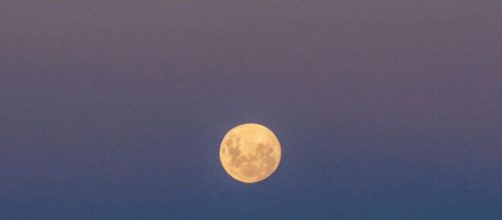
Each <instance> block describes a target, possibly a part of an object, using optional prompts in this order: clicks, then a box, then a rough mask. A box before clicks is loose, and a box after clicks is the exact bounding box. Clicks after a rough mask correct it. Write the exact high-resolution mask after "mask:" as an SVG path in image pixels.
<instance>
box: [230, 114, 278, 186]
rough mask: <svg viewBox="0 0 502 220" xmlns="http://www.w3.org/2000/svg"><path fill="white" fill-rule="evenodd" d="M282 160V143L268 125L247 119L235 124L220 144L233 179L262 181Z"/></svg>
mask: <svg viewBox="0 0 502 220" xmlns="http://www.w3.org/2000/svg"><path fill="white" fill-rule="evenodd" d="M280 161H281V144H280V143H279V140H278V139H277V137H276V136H275V134H274V133H273V132H272V131H271V130H270V129H268V128H267V127H265V126H263V125H260V124H255V123H247V124H241V125H238V126H237V127H234V128H232V129H231V130H230V131H228V132H227V133H226V135H225V137H223V140H222V141H221V145H220V162H221V165H223V168H224V169H225V171H226V172H227V173H228V175H230V176H231V177H233V178H234V179H236V180H238V181H240V182H244V183H255V182H259V181H262V180H264V179H266V178H268V177H269V176H270V175H272V174H273V173H274V172H275V171H276V170H277V167H278V166H279V163H280Z"/></svg>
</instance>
